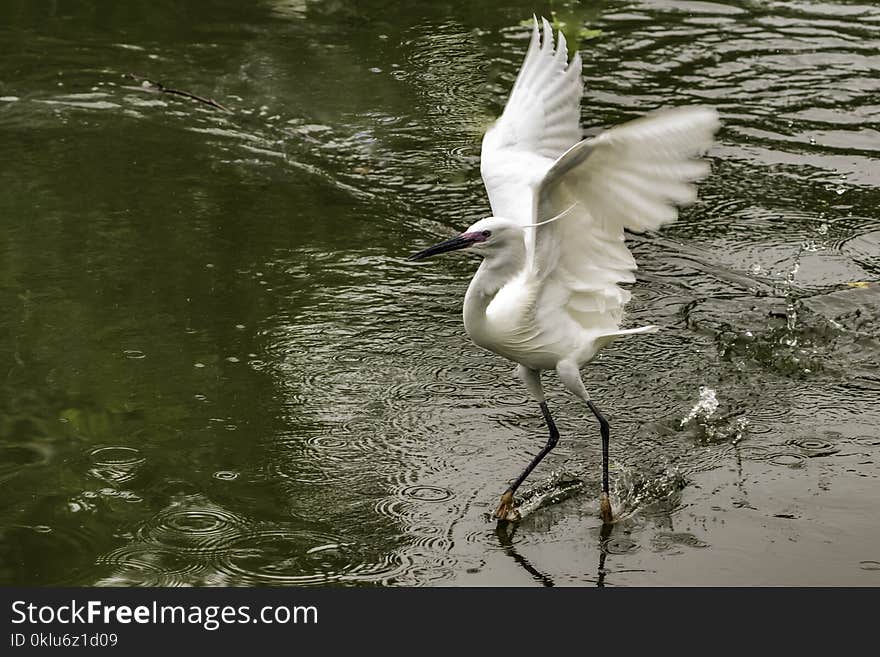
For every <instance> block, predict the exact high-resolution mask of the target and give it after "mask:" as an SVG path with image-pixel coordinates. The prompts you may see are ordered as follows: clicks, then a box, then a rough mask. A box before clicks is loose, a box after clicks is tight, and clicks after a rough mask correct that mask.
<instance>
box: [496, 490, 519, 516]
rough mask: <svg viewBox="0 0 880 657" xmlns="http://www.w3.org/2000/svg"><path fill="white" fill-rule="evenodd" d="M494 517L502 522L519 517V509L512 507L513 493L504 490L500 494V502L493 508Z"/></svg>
mask: <svg viewBox="0 0 880 657" xmlns="http://www.w3.org/2000/svg"><path fill="white" fill-rule="evenodd" d="M495 517H496V518H497V519H498V520H500V521H502V522H516V521H517V520H519V519H520V517H521V516H520V515H519V511H517V510H516V509H515V508H514V507H513V493H512V492H511V491H506V492H505V493H504V495H502V496H501V502H499V504H498V508H497V509H495Z"/></svg>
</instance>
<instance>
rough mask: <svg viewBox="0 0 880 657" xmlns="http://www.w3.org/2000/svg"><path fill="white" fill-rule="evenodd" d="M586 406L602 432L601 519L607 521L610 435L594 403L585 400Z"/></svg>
mask: <svg viewBox="0 0 880 657" xmlns="http://www.w3.org/2000/svg"><path fill="white" fill-rule="evenodd" d="M587 406H589V407H590V410H591V411H593V415H595V416H596V419H597V420H599V433H601V434H602V504H601V507H602V508H601V511H602V520H603V521H605V522H606V523H607V522H611V520H612V517H611V501H610V499H609V495H610V493H609V490H608V448H609V442H610V435H609V432H608V421H607V420H606V419H605V418H604V417H603V416H602V414H601V413H600V412H599V409H598V408H596V405H595V404H594V403H593V402H591V401H587Z"/></svg>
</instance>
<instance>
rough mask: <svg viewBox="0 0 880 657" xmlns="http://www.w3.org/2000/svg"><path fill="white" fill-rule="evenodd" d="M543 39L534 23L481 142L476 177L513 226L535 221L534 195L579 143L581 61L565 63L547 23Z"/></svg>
mask: <svg viewBox="0 0 880 657" xmlns="http://www.w3.org/2000/svg"><path fill="white" fill-rule="evenodd" d="M542 20H543V24H544V38H543V40H542V39H541V37H540V33H539V30H538V20H537V18H536V19H535V24H534V28H533V30H532V40H531V42H530V43H529V49H528V52H527V53H526V57H525V60H524V61H523V65H522V68H521V69H520V71H519V74H518V75H517V78H516V82H515V83H514V85H513V90H512V91H511V92H510V98H509V99H508V100H507V105H506V106H505V108H504V113H503V114H502V115H501V118H499V119H498V120H497V121H496V122H495V124H494V125H493V126H492V127H491V128H489V130H488V131H487V132H486V134H485V136H484V137H483V148H482V153H481V156H480V172H481V173H482V176H483V182H484V184H485V185H486V192H487V193H488V195H489V203H490V204H491V206H492V213H493V214H494V215H495V216H497V217H504V218H506V219H509V220H511V221H517V222H519V223H522V224H529V223H532V222H533V221H534V217H533V211H534V202H533V194H534V191H535V188H536V187H537V186H538V184H539V183H540V182H541V180H542V179H543V177H544V175H545V174H546V173H547V171H548V170H549V169H550V167H551V166H553V162H554V161H555V160H556V159H557V158H558V157H559V156H560V155H562V154H563V153H564V152H565V151H566V150H568V149H569V148H570V147H571V146H572V145H574V144H576V143H577V142H578V141H580V139H581V136H582V134H581V130H580V102H581V96H582V95H583V82H582V81H581V60H580V56H579V55H575V56H574V57H573V58H572V60H571V62H570V63H569V62H568V47H567V46H566V43H565V37H564V36H563V35H562V32H559V39H558V43H557V44H556V48H555V49H554V47H553V30H552V28H551V27H550V23H548V22H547V20H546V19H542Z"/></svg>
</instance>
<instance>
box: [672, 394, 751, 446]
mask: <svg viewBox="0 0 880 657" xmlns="http://www.w3.org/2000/svg"><path fill="white" fill-rule="evenodd" d="M719 406H720V403H719V402H718V396H717V394H716V393H715V390H713V389H712V388H710V387H708V386H700V397H699V399H698V400H697V403H696V404H694V406H693V408H691V410H690V412H688V414H687V415H685V416H684V417H683V418H682V420H681V422H680V424H679V427H682V428H684V427H687V426H693V427H695V428H696V431H697V435H696V438H697V439H698V440H699V441H700V442H703V443H719V442H730V443H731V444H734V445H735V444H737V443H738V442H739V441H741V440H742V439H743V438H744V437H745V434H746V431H747V430H748V427H749V419H748V418H747V417H745V416H742V415H740V414H739V413H738V412H737V411H730V412H728V413H725V414H722V415H719V414H718V408H719Z"/></svg>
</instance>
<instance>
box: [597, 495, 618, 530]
mask: <svg viewBox="0 0 880 657" xmlns="http://www.w3.org/2000/svg"><path fill="white" fill-rule="evenodd" d="M599 515H600V516H602V522H604V523H605V524H608V523H611V522H614V514H613V513H612V512H611V500H610V499H608V493H604V492H603V493H602V497H600V498H599Z"/></svg>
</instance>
